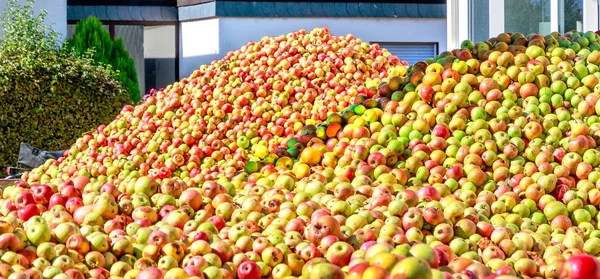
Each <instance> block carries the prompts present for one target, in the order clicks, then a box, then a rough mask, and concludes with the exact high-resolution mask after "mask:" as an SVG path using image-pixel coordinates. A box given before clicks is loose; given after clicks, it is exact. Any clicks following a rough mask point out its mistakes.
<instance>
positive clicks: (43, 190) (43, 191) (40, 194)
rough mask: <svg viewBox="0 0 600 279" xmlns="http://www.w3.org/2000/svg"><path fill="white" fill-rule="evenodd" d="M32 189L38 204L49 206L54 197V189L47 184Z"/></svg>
mask: <svg viewBox="0 0 600 279" xmlns="http://www.w3.org/2000/svg"><path fill="white" fill-rule="evenodd" d="M30 189H31V191H32V192H33V200H34V201H35V203H36V204H43V205H48V202H49V201H50V198H51V197H52V196H53V195H54V192H53V191H52V188H50V186H48V185H46V184H34V185H31V188H30Z"/></svg>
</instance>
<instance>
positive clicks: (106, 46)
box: [67, 17, 140, 103]
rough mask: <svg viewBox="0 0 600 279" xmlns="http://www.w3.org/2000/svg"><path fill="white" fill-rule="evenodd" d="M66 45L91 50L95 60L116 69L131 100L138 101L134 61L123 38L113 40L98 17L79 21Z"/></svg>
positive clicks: (79, 49)
mask: <svg viewBox="0 0 600 279" xmlns="http://www.w3.org/2000/svg"><path fill="white" fill-rule="evenodd" d="M67 45H68V46H69V47H71V48H73V49H74V50H75V51H77V52H78V53H80V54H84V53H86V52H88V51H90V50H91V51H93V52H92V58H93V59H94V60H95V61H96V62H98V63H101V64H105V65H110V66H111V67H112V69H113V70H115V71H117V79H118V80H119V81H121V83H123V87H124V88H125V89H126V90H127V92H128V93H129V96H130V97H131V100H132V101H133V102H134V103H138V102H139V101H140V87H139V84H138V78H137V72H136V69H135V63H134V61H133V59H132V58H131V56H129V52H128V51H127V50H126V49H125V45H124V44H123V40H122V39H121V38H119V39H116V40H114V41H113V40H112V39H111V38H110V34H109V33H108V32H106V30H105V29H104V28H103V27H102V22H101V21H100V20H99V19H97V18H95V17H89V18H87V19H85V20H81V21H79V22H78V23H77V25H76V27H75V34H73V38H71V39H70V40H68V41H67Z"/></svg>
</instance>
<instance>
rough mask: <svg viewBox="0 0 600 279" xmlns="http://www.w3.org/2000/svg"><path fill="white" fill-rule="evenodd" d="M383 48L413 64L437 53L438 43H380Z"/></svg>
mask: <svg viewBox="0 0 600 279" xmlns="http://www.w3.org/2000/svg"><path fill="white" fill-rule="evenodd" d="M379 45H380V46H381V47H382V48H385V49H387V50H388V51H389V52H390V53H392V54H394V55H396V56H398V58H400V60H401V61H407V62H408V64H409V65H412V64H414V63H416V62H419V61H424V60H425V59H427V58H431V57H435V56H436V55H437V44H436V43H379Z"/></svg>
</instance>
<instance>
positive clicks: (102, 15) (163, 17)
mask: <svg viewBox="0 0 600 279" xmlns="http://www.w3.org/2000/svg"><path fill="white" fill-rule="evenodd" d="M112 11H117V12H116V13H115V12H112ZM148 14H157V15H158V16H152V17H145V16H142V15H148ZM90 16H95V17H97V18H98V19H100V20H119V21H142V20H143V21H161V22H177V20H178V15H177V8H176V7H162V6H67V20H82V19H86V18H88V17H90Z"/></svg>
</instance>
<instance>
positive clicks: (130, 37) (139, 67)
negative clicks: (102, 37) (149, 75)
mask: <svg viewBox="0 0 600 279" xmlns="http://www.w3.org/2000/svg"><path fill="white" fill-rule="evenodd" d="M118 38H121V39H122V40H123V44H124V45H125V49H126V50H127V51H128V52H129V56H131V58H133V61H134V63H135V70H136V72H137V76H138V85H139V86H140V96H144V92H146V91H145V88H144V85H145V83H144V74H145V71H144V26H142V25H116V26H115V39H118Z"/></svg>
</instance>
